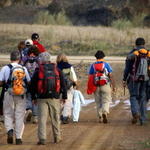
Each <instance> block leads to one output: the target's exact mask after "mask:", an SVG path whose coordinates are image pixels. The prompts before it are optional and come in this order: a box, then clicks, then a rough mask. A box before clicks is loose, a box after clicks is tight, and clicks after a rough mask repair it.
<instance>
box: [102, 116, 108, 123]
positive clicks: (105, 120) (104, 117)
mask: <svg viewBox="0 0 150 150" xmlns="http://www.w3.org/2000/svg"><path fill="white" fill-rule="evenodd" d="M102 117H103V123H108V120H107V115H106V114H102Z"/></svg>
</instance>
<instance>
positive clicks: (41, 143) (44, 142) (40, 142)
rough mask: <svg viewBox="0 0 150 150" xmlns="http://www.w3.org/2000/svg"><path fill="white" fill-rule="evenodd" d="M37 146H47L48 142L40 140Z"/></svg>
mask: <svg viewBox="0 0 150 150" xmlns="http://www.w3.org/2000/svg"><path fill="white" fill-rule="evenodd" d="M37 145H46V140H45V139H40V140H39V141H38V142H37Z"/></svg>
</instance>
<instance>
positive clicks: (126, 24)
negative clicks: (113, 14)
mask: <svg viewBox="0 0 150 150" xmlns="http://www.w3.org/2000/svg"><path fill="white" fill-rule="evenodd" d="M111 26H112V27H114V28H116V29H119V30H125V29H128V28H132V27H133V24H132V22H131V21H129V20H126V19H119V20H116V21H113V23H112V25H111Z"/></svg>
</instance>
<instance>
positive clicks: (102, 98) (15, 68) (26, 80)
mask: <svg viewBox="0 0 150 150" xmlns="http://www.w3.org/2000/svg"><path fill="white" fill-rule="evenodd" d="M39 40H40V38H39V34H38V33H33V34H32V35H31V39H27V40H25V41H21V42H20V43H19V44H18V50H16V51H12V52H11V54H10V61H11V63H10V64H8V65H5V66H4V67H2V68H1V71H0V86H1V87H2V92H1V97H0V110H1V112H0V113H1V115H3V116H4V126H5V128H6V131H7V143H8V144H13V143H14V136H15V142H16V144H17V145H21V144H22V135H23V131H24V124H25V123H26V122H27V121H32V122H33V123H35V124H38V143H37V144H38V145H45V144H46V138H47V132H46V124H47V117H48V115H49V116H50V118H51V124H52V132H53V139H54V143H59V142H60V141H61V140H62V137H61V132H60V124H61V123H62V124H68V123H69V122H70V121H71V119H72V122H73V123H77V122H78V121H79V115H80V110H81V104H84V103H85V100H84V96H83V94H82V93H81V91H80V90H79V82H78V80H77V75H76V72H75V69H74V67H73V65H71V64H70V63H69V61H68V59H67V56H66V55H65V54H63V53H61V54H59V55H57V58H56V63H53V62H52V61H51V55H50V53H49V52H48V51H47V50H46V49H45V47H44V46H43V45H42V44H40V43H39ZM135 44H136V47H135V48H134V49H133V50H132V51H131V52H130V53H129V54H128V56H127V59H126V64H125V70H124V76H123V86H124V87H125V86H126V85H127V86H128V89H129V93H130V103H131V112H132V116H133V118H132V123H133V124H136V123H137V122H140V124H141V125H143V123H145V121H146V104H147V101H148V99H149V94H148V93H149V88H148V87H149V86H150V83H149V69H150V67H149V57H150V52H149V51H148V50H147V49H145V47H144V45H145V40H144V39H143V38H137V39H136V42H135ZM104 57H105V54H104V52H103V51H102V50H98V51H97V52H96V53H95V58H96V61H95V62H94V63H92V64H91V65H90V66H89V70H88V82H87V94H94V98H95V102H96V106H97V116H98V119H99V123H105V124H106V123H108V114H109V109H110V103H111V101H112V98H111V93H112V91H113V92H115V91H116V88H115V82H114V78H113V75H112V71H113V70H112V67H111V66H110V64H109V63H107V62H106V61H105V60H104Z"/></svg>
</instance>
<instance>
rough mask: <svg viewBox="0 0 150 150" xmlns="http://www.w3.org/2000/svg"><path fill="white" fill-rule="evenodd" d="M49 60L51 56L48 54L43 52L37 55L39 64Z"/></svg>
mask: <svg viewBox="0 0 150 150" xmlns="http://www.w3.org/2000/svg"><path fill="white" fill-rule="evenodd" d="M50 59H51V55H50V53H49V52H43V53H40V54H39V60H40V62H42V63H43V62H48V61H50Z"/></svg>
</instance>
